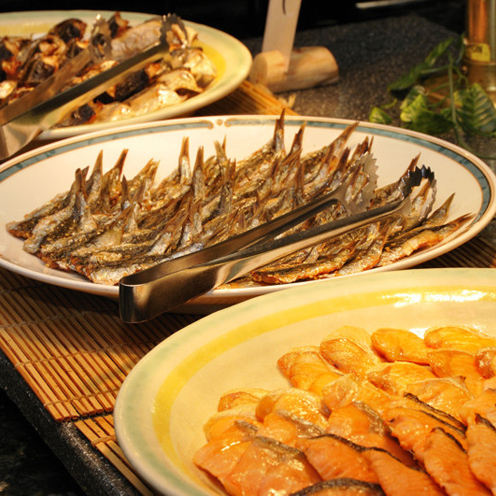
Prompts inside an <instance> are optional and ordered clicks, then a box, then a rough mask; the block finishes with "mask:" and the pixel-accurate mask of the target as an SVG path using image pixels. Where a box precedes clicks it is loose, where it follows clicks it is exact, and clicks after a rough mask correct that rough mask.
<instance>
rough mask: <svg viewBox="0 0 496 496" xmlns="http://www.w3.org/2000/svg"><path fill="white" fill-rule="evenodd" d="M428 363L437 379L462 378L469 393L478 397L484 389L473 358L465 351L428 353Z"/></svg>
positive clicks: (482, 379)
mask: <svg viewBox="0 0 496 496" xmlns="http://www.w3.org/2000/svg"><path fill="white" fill-rule="evenodd" d="M429 363H430V366H431V368H432V371H433V372H434V374H436V375H437V376H438V377H459V378H462V379H463V381H464V383H465V385H466V386H467V388H468V389H469V391H470V392H471V393H472V394H473V395H474V396H477V395H479V394H480V393H481V392H482V390H483V389H484V378H483V377H482V376H481V375H480V373H479V371H478V370H477V367H476V365H475V356H474V355H473V354H472V353H469V352H467V351H459V350H435V351H431V352H430V353H429Z"/></svg>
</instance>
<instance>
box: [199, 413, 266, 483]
mask: <svg viewBox="0 0 496 496" xmlns="http://www.w3.org/2000/svg"><path fill="white" fill-rule="evenodd" d="M255 434H256V428H255V427H254V426H252V425H251V424H247V423H245V422H234V423H231V425H230V426H229V427H228V428H226V429H225V430H224V431H223V435H222V436H219V437H216V438H214V439H211V440H210V441H208V442H207V443H206V444H204V445H203V446H202V447H201V448H200V449H199V450H198V451H197V452H196V453H195V455H194V457H193V462H194V463H195V465H196V466H197V467H199V468H201V469H202V470H204V471H206V472H208V473H209V474H210V475H212V476H213V477H216V478H217V479H218V480H219V481H220V482H221V483H222V484H224V481H225V480H226V478H227V476H228V475H229V474H230V473H231V472H232V471H233V470H234V468H235V466H236V464H237V462H238V459H239V458H240V457H241V455H242V454H243V453H244V452H245V450H246V449H247V448H248V446H249V445H250V443H251V439H253V438H254V436H255Z"/></svg>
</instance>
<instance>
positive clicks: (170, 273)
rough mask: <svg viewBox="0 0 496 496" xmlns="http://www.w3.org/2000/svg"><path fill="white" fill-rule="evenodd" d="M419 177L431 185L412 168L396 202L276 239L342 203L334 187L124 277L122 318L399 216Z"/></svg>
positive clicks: (424, 173)
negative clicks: (230, 234) (241, 229)
mask: <svg viewBox="0 0 496 496" xmlns="http://www.w3.org/2000/svg"><path fill="white" fill-rule="evenodd" d="M422 179H427V180H428V181H429V182H431V183H434V174H433V172H432V171H431V170H430V169H429V168H426V167H422V168H418V167H416V168H415V169H413V170H411V171H409V172H408V173H407V174H405V175H404V177H403V178H402V179H401V180H400V181H399V184H398V190H399V195H398V200H396V201H393V202H391V203H388V204H386V205H384V206H380V207H376V208H370V209H367V210H362V211H360V212H358V213H353V214H352V215H350V216H346V217H344V218H341V219H339V220H336V221H333V222H329V223H327V224H323V225H318V226H315V227H313V228H309V229H307V230H301V231H297V232H295V233H290V234H287V235H286V236H282V237H277V236H278V235H280V234H281V233H284V232H287V231H289V230H291V229H292V228H293V227H295V226H297V225H298V224H301V223H302V222H304V221H305V220H307V219H309V218H311V217H313V216H315V215H316V214H317V213H319V212H321V211H323V210H324V209H326V208H328V207H330V206H331V205H333V204H334V203H335V202H337V201H342V200H343V188H337V190H335V191H333V192H331V193H328V194H327V195H325V196H322V197H320V198H318V199H316V200H314V201H312V202H310V203H308V204H306V205H303V206H302V207H299V208H297V209H295V210H293V211H291V212H289V213H288V214H285V215H282V216H280V217H277V218H275V219H274V220H272V221H270V222H267V223H265V224H262V225H260V226H258V227H256V228H254V229H251V230H249V231H246V232H245V233H243V234H240V235H238V236H234V237H232V238H230V239H228V240H226V241H224V242H221V243H218V244H216V245H212V246H210V247H207V248H205V249H203V250H199V251H196V252H193V253H190V254H187V255H183V256H180V257H178V258H174V259H171V260H168V261H165V262H162V263H160V264H158V265H156V266H154V267H151V268H149V269H145V270H143V271H141V272H137V273H135V274H132V275H129V276H126V277H123V278H122V279H121V281H120V283H119V308H120V316H121V319H122V321H124V322H129V323H133V322H142V321H146V320H150V319H152V318H154V317H157V316H158V315H160V314H162V313H164V312H167V311H170V310H173V309H174V308H176V307H178V306H180V305H181V304H183V303H186V302H188V301H190V300H192V299H193V298H196V297H198V296H200V295H202V294H204V293H207V292H208V291H210V290H212V289H214V288H216V287H218V286H221V285H222V284H225V283H227V282H229V281H231V280H233V279H236V278H238V277H240V276H242V275H244V274H247V273H249V272H251V271H252V270H254V269H256V268H258V267H261V266H264V265H267V264H269V263H271V262H273V261H275V260H277V259H280V258H282V257H284V256H286V255H289V254H291V253H294V252H296V251H299V250H303V249H306V248H308V247H311V246H313V245H316V244H319V243H322V242H324V241H327V240H329V239H331V238H334V237H337V236H340V235H342V234H344V233H346V232H348V231H351V230H353V229H356V228H359V227H362V226H365V225H368V224H370V223H372V222H377V221H381V220H384V219H386V218H389V217H391V216H395V215H396V216H399V215H403V214H404V213H405V212H406V211H408V209H409V208H410V201H411V200H410V197H409V195H410V194H411V192H412V190H413V188H414V187H415V186H418V185H419V184H420V183H421V181H422ZM430 206H432V204H431V205H430ZM429 208H430V207H429ZM427 214H428V212H427V211H424V212H423V215H424V216H425V217H426V216H427Z"/></svg>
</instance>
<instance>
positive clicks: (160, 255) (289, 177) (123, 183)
mask: <svg viewBox="0 0 496 496" xmlns="http://www.w3.org/2000/svg"><path fill="white" fill-rule="evenodd" d="M356 127H357V124H353V125H350V126H348V127H347V128H345V129H344V130H343V131H342V132H341V134H340V135H339V136H338V137H337V138H335V139H333V140H332V141H331V142H330V143H329V144H328V145H326V146H323V147H322V148H319V149H318V150H315V151H309V152H306V153H303V150H302V147H303V145H302V140H303V135H304V130H305V124H303V125H302V126H301V128H300V129H299V130H298V131H297V132H296V134H295V136H294V139H293V142H292V145H291V148H290V150H289V151H286V149H285V144H284V143H285V141H284V114H283V115H281V117H280V118H279V119H277V120H276V124H275V129H274V133H273V136H272V138H271V139H270V140H269V141H268V142H267V143H266V144H265V145H264V146H262V147H261V148H260V149H258V150H256V151H254V152H252V153H251V154H249V155H248V156H247V157H245V158H243V159H241V160H237V161H236V160H235V159H232V158H229V157H228V155H227V153H226V143H225V141H224V143H219V142H216V143H215V150H216V152H215V154H214V155H213V156H211V157H208V158H206V157H204V148H203V147H199V149H198V150H197V153H196V159H195V161H194V164H193V163H190V158H189V157H190V153H189V141H188V139H187V138H185V139H184V141H183V144H182V150H181V152H180V156H179V160H178V166H177V167H176V166H175V165H174V170H173V172H172V173H171V174H170V175H168V176H166V177H165V178H163V179H158V178H156V174H157V170H158V165H159V164H158V161H157V160H150V161H149V162H148V163H147V164H146V165H145V166H144V167H143V168H142V169H141V171H140V172H139V173H138V174H136V175H135V176H134V177H132V178H130V179H127V178H126V177H125V175H124V174H123V168H124V163H125V159H126V155H127V152H128V151H127V150H123V152H122V154H121V156H120V157H119V159H118V160H117V163H116V164H115V165H114V166H113V167H112V168H111V169H109V170H108V171H107V172H105V173H104V172H103V170H102V169H103V155H102V153H100V154H99V156H98V157H97V159H96V162H95V165H94V167H93V170H92V171H91V172H90V171H89V170H88V168H85V169H77V170H76V173H75V179H74V182H73V184H72V186H71V187H70V188H69V190H68V191H67V192H64V193H61V194H59V195H57V196H56V197H54V198H53V199H52V200H50V201H48V202H47V203H45V204H43V205H42V206H40V208H38V209H36V210H35V211H33V212H31V213H29V214H27V215H26V216H25V217H24V218H23V219H21V220H18V221H17V220H16V221H12V222H10V223H9V224H8V225H7V230H8V232H9V233H10V234H12V235H13V236H16V237H19V238H23V239H24V240H25V241H24V243H23V247H24V250H26V251H27V252H28V253H31V254H33V255H35V256H37V257H39V258H40V259H41V260H43V262H44V263H45V264H46V265H47V266H48V267H51V268H55V269H60V270H65V271H73V272H75V273H77V274H81V275H82V276H84V277H86V278H88V279H89V280H90V281H92V282H94V283H99V284H107V285H114V284H117V283H118V282H119V280H120V279H121V278H122V277H124V276H126V275H130V274H133V273H135V272H138V271H140V270H143V269H146V268H149V267H152V266H154V265H156V264H158V263H161V262H164V261H166V260H168V259H170V258H171V257H176V256H178V255H180V254H183V253H189V252H192V251H196V250H198V249H201V248H204V247H206V246H209V245H212V244H216V243H219V242H221V241H223V240H225V239H227V238H230V237H232V236H234V235H236V234H239V233H241V232H244V231H246V230H248V229H251V228H253V227H255V226H258V225H260V224H262V223H265V222H267V221H270V220H271V219H274V218H276V217H278V216H280V215H282V214H284V213H287V212H289V211H291V210H293V209H295V208H296V207H298V206H301V205H303V204H305V203H307V202H309V201H311V200H312V199H315V198H318V197H319V196H320V195H324V194H326V193H332V192H333V191H336V190H337V189H338V188H340V191H343V188H344V191H345V193H344V194H343V195H342V199H341V200H340V201H337V202H336V203H335V204H333V205H332V206H331V207H330V208H328V209H327V210H325V211H323V212H321V213H320V214H318V215H316V216H314V217H313V218H312V219H310V220H309V221H306V222H304V223H302V224H300V225H299V226H297V228H295V229H305V228H308V227H313V226H317V225H322V224H325V223H328V222H331V221H334V220H337V219H342V218H345V217H346V216H347V215H349V213H348V212H349V209H350V207H351V206H354V207H355V211H356V209H357V208H358V209H362V211H363V210H365V209H366V208H370V207H371V206H372V207H379V206H381V205H385V204H387V203H388V202H392V201H396V200H398V197H399V195H400V189H399V185H400V184H403V180H404V177H406V175H407V174H408V173H409V171H411V170H412V169H413V168H416V164H417V162H418V160H419V157H418V156H417V157H414V158H413V159H412V160H411V163H410V164H405V168H404V172H403V173H402V172H400V173H399V177H398V179H397V181H395V182H393V183H391V184H388V185H385V186H383V187H380V188H379V187H377V184H376V179H377V173H376V171H377V170H379V171H380V167H378V166H376V161H375V158H374V157H373V154H372V144H373V143H372V140H371V139H369V138H368V137H366V138H365V139H364V140H363V141H362V142H361V143H359V144H358V145H357V146H356V147H355V148H354V149H351V147H349V146H348V145H347V143H348V141H349V138H350V136H351V135H352V133H353V132H354V130H355V129H356ZM169 170H170V169H169ZM435 197H436V183H435V179H433V180H431V179H429V180H426V179H423V180H422V182H421V183H420V184H419V185H418V186H417V187H415V188H414V190H413V192H412V194H411V197H409V204H408V208H407V209H406V210H407V211H406V213H404V214H403V215H401V216H396V217H391V218H387V219H386V220H383V221H379V222H374V223H371V224H369V225H366V226H364V227H360V228H357V229H355V230H352V231H350V232H348V233H345V234H343V235H341V236H339V237H335V238H332V239H331V240H330V241H328V242H325V243H321V244H320V245H318V246H314V247H311V248H309V249H306V250H301V251H299V252H297V253H294V254H292V255H289V256H287V257H285V258H283V259H280V260H278V261H276V262H274V263H272V264H270V265H267V266H265V267H261V268H259V269H258V270H255V271H253V272H251V273H250V274H249V275H248V276H244V277H242V278H238V279H237V280H235V281H232V282H230V283H229V285H230V287H247V286H253V285H259V286H260V285H270V284H286V283H292V282H296V281H304V280H314V279H321V278H326V277H336V276H341V275H348V274H354V273H357V272H362V271H364V270H367V269H370V268H373V267H381V266H385V265H389V264H392V263H394V262H396V261H398V260H401V259H402V258H404V257H407V256H409V255H411V254H412V253H414V252H416V251H418V250H421V249H425V248H428V247H431V246H434V245H436V244H437V243H439V242H441V241H443V240H444V239H445V238H446V237H447V236H450V235H452V234H453V233H455V232H456V231H457V230H458V229H460V228H461V227H462V226H464V225H466V224H467V223H468V221H469V219H470V217H471V216H470V215H463V216H460V217H458V218H456V219H450V220H448V219H449V210H450V205H451V202H452V200H453V195H451V196H450V197H448V198H445V199H442V202H440V203H442V204H440V206H439V208H437V209H435V210H434V209H432V206H433V203H434V200H435ZM293 232H294V230H293Z"/></svg>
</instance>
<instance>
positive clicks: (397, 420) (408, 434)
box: [383, 406, 466, 463]
mask: <svg viewBox="0 0 496 496" xmlns="http://www.w3.org/2000/svg"><path fill="white" fill-rule="evenodd" d="M383 418H384V420H385V422H386V424H387V425H388V426H389V427H390V429H391V432H392V435H393V436H394V437H396V438H397V439H398V441H399V443H400V445H401V447H402V448H403V449H405V450H407V451H410V452H412V453H413V455H414V456H415V458H416V459H417V460H418V461H419V462H420V463H423V462H424V451H425V439H426V437H427V436H428V434H429V433H430V432H431V431H432V429H434V428H435V427H441V428H444V429H446V431H447V432H449V433H450V434H453V436H455V438H456V439H457V440H458V441H459V442H460V443H461V444H462V446H464V448H465V447H466V439H465V432H464V431H463V430H462V429H459V428H458V427H455V426H453V425H452V424H450V423H449V422H447V421H445V420H443V419H441V418H439V417H437V416H435V415H434V414H432V413H429V412H426V411H422V410H420V409H415V408H408V407H405V406H392V407H390V408H388V409H387V410H386V411H385V412H384V415H383Z"/></svg>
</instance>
